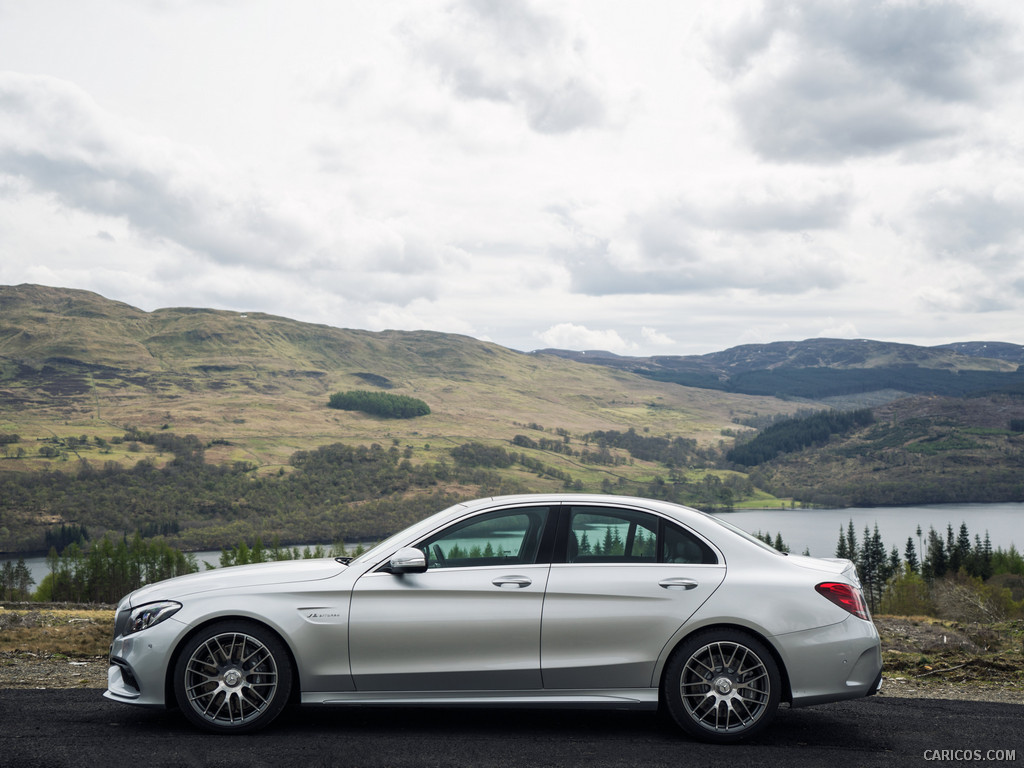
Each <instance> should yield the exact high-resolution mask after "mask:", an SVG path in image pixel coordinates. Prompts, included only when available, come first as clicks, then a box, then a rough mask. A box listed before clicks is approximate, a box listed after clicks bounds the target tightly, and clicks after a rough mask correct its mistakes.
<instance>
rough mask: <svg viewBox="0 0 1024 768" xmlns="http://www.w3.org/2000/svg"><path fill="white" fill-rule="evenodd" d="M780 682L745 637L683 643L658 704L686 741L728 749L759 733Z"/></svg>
mask: <svg viewBox="0 0 1024 768" xmlns="http://www.w3.org/2000/svg"><path fill="white" fill-rule="evenodd" d="M781 689H782V682H781V677H780V675H779V667H778V664H777V663H776V662H775V658H774V657H773V656H772V654H771V652H770V651H769V650H768V648H767V647H766V646H765V645H764V643H762V642H761V641H760V640H758V639H757V638H755V637H754V636H753V635H750V634H748V633H746V632H742V631H740V630H733V629H712V630H707V631H704V632H698V633H697V634H695V635H693V636H691V637H688V638H687V639H686V640H684V641H683V642H682V644H681V645H680V646H679V647H678V648H677V649H676V651H675V653H673V655H672V658H670V659H669V662H668V664H667V665H666V667H665V675H664V678H663V682H662V698H663V700H664V702H665V705H666V707H667V708H668V711H669V714H670V715H671V716H672V719H673V720H674V721H675V722H676V724H677V725H678V726H679V727H680V728H682V729H683V730H684V731H686V733H688V734H689V735H690V736H692V737H694V738H696V739H699V740H701V741H708V742H712V743H715V744H731V743H733V742H736V741H740V740H741V739H746V738H750V737H751V736H754V735H755V734H757V733H760V732H761V731H762V730H763V729H764V728H765V727H767V725H768V724H769V723H770V722H771V721H772V719H773V718H774V717H775V712H776V710H778V708H779V698H780V696H781V692H782V691H781Z"/></svg>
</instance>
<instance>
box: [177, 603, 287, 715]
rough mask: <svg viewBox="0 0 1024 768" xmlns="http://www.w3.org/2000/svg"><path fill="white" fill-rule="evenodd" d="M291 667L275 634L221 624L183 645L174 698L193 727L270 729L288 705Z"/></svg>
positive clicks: (245, 624) (237, 624) (243, 623)
mask: <svg viewBox="0 0 1024 768" xmlns="http://www.w3.org/2000/svg"><path fill="white" fill-rule="evenodd" d="M291 689H292V665H291V657H290V655H289V653H288V649H287V648H286V647H285V645H284V644H283V643H282V642H281V641H280V640H279V639H278V637H277V635H275V634H274V633H273V632H271V631H270V630H268V629H267V628H266V627H263V626H261V625H259V624H256V623H254V622H249V621H221V622H217V623H216V624H211V625H210V626H208V627H206V628H204V629H203V630H202V631H201V632H199V633H198V634H196V635H194V636H193V637H192V638H190V639H189V641H188V642H187V643H185V645H184V646H183V647H182V649H181V653H179V654H178V660H177V662H176V663H175V665H174V696H175V698H176V699H177V702H178V706H179V707H180V708H181V711H182V713H183V714H184V715H185V717H186V718H187V719H188V720H189V722H191V723H192V724H193V725H197V726H199V727H200V728H203V729H205V730H207V731H213V732H215V733H248V732H250V731H255V730H258V729H260V728H263V727H265V726H267V725H269V724H270V723H271V722H272V721H273V720H274V718H276V717H277V716H278V715H279V714H281V711H282V710H283V709H284V708H285V706H286V705H287V704H288V699H289V697H290V696H291Z"/></svg>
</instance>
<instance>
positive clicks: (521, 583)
mask: <svg viewBox="0 0 1024 768" xmlns="http://www.w3.org/2000/svg"><path fill="white" fill-rule="evenodd" d="M491 584H493V585H494V586H496V587H501V588H502V589H522V588H523V587H528V586H530V585H531V584H533V579H528V578H527V577H526V576H499V577H498V578H496V579H494V580H493V581H491Z"/></svg>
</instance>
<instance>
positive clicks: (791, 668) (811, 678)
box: [774, 616, 882, 707]
mask: <svg viewBox="0 0 1024 768" xmlns="http://www.w3.org/2000/svg"><path fill="white" fill-rule="evenodd" d="M774 640H775V642H776V647H777V648H779V653H780V655H781V656H782V657H783V658H782V661H783V664H785V666H786V670H787V673H788V675H789V685H790V691H791V693H792V701H791V704H792V706H794V707H807V706H811V705H813V704H824V703H826V702H829V701H842V700H844V699H857V698H861V697H863V696H870V695H872V694H874V693H876V692H877V691H878V689H879V687H880V685H881V682H882V649H881V643H880V642H879V639H878V632H877V630H876V629H875V625H874V624H872V623H871V622H869V621H863V620H862V619H858V618H856V617H853V616H851V617H850V618H848V619H846V620H845V621H842V622H840V623H839V624H832V625H829V626H827V627H819V628H817V629H811V630H805V631H802V632H791V633H788V634H785V635H779V636H777V637H775V638H774Z"/></svg>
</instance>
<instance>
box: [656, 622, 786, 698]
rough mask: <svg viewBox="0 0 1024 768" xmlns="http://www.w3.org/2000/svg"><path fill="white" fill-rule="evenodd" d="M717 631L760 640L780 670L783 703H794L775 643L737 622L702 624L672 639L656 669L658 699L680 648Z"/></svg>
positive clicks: (661, 696) (764, 635) (662, 695)
mask: <svg viewBox="0 0 1024 768" xmlns="http://www.w3.org/2000/svg"><path fill="white" fill-rule="evenodd" d="M716 630H734V631H737V632H743V633H745V634H748V635H750V636H751V637H753V638H754V639H756V640H758V641H759V642H760V643H761V644H762V645H764V647H765V648H767V649H768V652H769V653H770V654H771V655H772V660H773V661H774V662H775V665H776V666H777V667H778V669H779V678H780V680H781V682H782V690H781V691H780V693H781V697H780V700H781V701H785V702H792V700H793V690H792V688H791V686H790V682H789V671H788V670H787V669H786V664H785V662H784V661H783V658H782V654H781V653H779V649H778V648H776V647H775V643H773V642H772V641H771V639H770V638H769V637H768V636H767V635H766V634H764V633H763V632H760V631H758V630H757V629H755V628H753V627H750V626H747V625H745V624H739V623H736V622H729V621H719V622H711V623H707V624H701V625H700V626H699V627H693V628H692V629H691V630H690V631H689V632H684V633H681V634H679V635H677V636H676V637H674V638H673V639H672V641H671V642H670V643H668V644H667V645H666V646H665V651H664V652H663V653H662V655H661V658H660V659H658V664H657V666H656V668H655V673H654V674H655V678H654V679H655V681H656V683H657V687H658V699H659V701H661V699H663V698H664V694H663V691H664V685H665V671H666V670H667V668H668V662H669V660H670V659H671V658H672V657H673V656H674V655H675V654H676V653H677V652H678V651H679V647H680V646H681V645H682V644H683V643H685V642H686V641H687V640H689V639H690V638H692V637H693V636H694V635H697V634H701V633H704V632H713V631H716Z"/></svg>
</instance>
